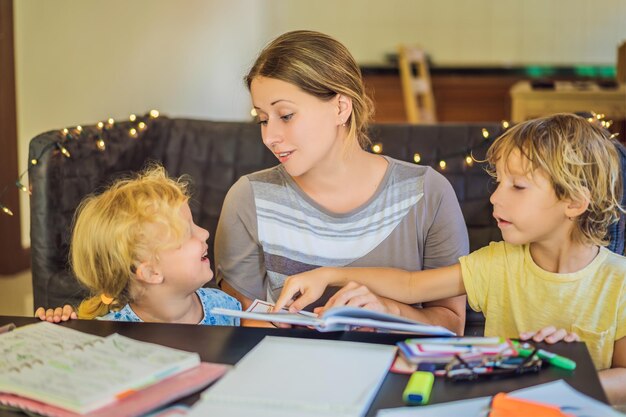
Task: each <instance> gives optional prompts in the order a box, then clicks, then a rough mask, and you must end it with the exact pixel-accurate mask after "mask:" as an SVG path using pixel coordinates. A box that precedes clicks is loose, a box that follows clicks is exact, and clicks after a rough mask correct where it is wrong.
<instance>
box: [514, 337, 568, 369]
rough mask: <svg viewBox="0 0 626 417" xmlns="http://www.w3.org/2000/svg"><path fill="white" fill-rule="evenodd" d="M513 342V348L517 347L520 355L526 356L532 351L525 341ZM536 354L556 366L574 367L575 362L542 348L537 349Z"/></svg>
mask: <svg viewBox="0 0 626 417" xmlns="http://www.w3.org/2000/svg"><path fill="white" fill-rule="evenodd" d="M513 344H514V345H515V349H517V353H519V355H520V356H521V357H524V358H527V357H529V356H530V355H531V354H532V353H533V350H534V349H532V348H530V347H529V346H530V345H528V344H527V343H519V342H515V341H514V342H513ZM537 356H539V358H541V359H543V360H545V361H548V363H549V364H550V365H554V366H556V367H558V368H561V369H566V370H568V371H573V370H574V369H576V362H574V361H573V360H571V359H568V358H566V357H564V356H561V355H557V354H556V353H552V352H548V351H547V350H543V349H537Z"/></svg>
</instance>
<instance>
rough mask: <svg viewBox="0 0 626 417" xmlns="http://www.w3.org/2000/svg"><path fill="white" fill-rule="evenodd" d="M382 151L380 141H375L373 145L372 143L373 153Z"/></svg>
mask: <svg viewBox="0 0 626 417" xmlns="http://www.w3.org/2000/svg"><path fill="white" fill-rule="evenodd" d="M382 151H383V144H382V143H375V144H374V145H372V152H374V153H381V152H382Z"/></svg>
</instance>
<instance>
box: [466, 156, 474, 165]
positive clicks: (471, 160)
mask: <svg viewBox="0 0 626 417" xmlns="http://www.w3.org/2000/svg"><path fill="white" fill-rule="evenodd" d="M465 163H466V164H467V165H468V166H470V167H471V166H472V165H474V158H472V156H471V155H467V156H466V157H465Z"/></svg>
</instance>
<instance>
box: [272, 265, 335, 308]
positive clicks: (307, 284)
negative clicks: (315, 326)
mask: <svg viewBox="0 0 626 417" xmlns="http://www.w3.org/2000/svg"><path fill="white" fill-rule="evenodd" d="M329 273H330V268H324V267H322V268H317V269H313V270H312V271H307V272H303V273H301V274H296V275H292V276H290V277H287V279H286V280H285V284H284V285H283V290H282V291H281V293H280V296H279V297H278V300H276V304H275V305H274V308H273V309H272V312H273V313H276V312H278V311H280V310H281V309H282V308H283V307H288V308H289V311H290V312H292V313H293V312H297V311H300V310H302V309H303V308H304V307H306V306H308V305H309V304H311V303H312V302H314V301H317V300H318V299H319V298H320V297H321V296H322V294H324V290H325V289H326V287H327V286H328V284H327V282H328V281H327V280H326V278H327V275H328V274H329Z"/></svg>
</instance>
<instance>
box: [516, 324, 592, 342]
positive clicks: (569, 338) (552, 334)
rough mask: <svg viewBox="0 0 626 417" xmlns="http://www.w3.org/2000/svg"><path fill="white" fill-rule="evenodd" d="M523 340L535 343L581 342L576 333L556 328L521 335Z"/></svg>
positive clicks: (549, 327)
mask: <svg viewBox="0 0 626 417" xmlns="http://www.w3.org/2000/svg"><path fill="white" fill-rule="evenodd" d="M519 338H520V339H521V340H529V339H532V340H533V341H534V342H546V343H550V344H553V343H557V342H560V341H561V340H562V341H564V342H568V343H569V342H580V336H578V335H577V334H576V333H574V332H568V331H567V330H565V329H557V328H556V327H554V326H548V327H544V328H543V329H540V330H537V331H536V332H523V333H520V335H519Z"/></svg>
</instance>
